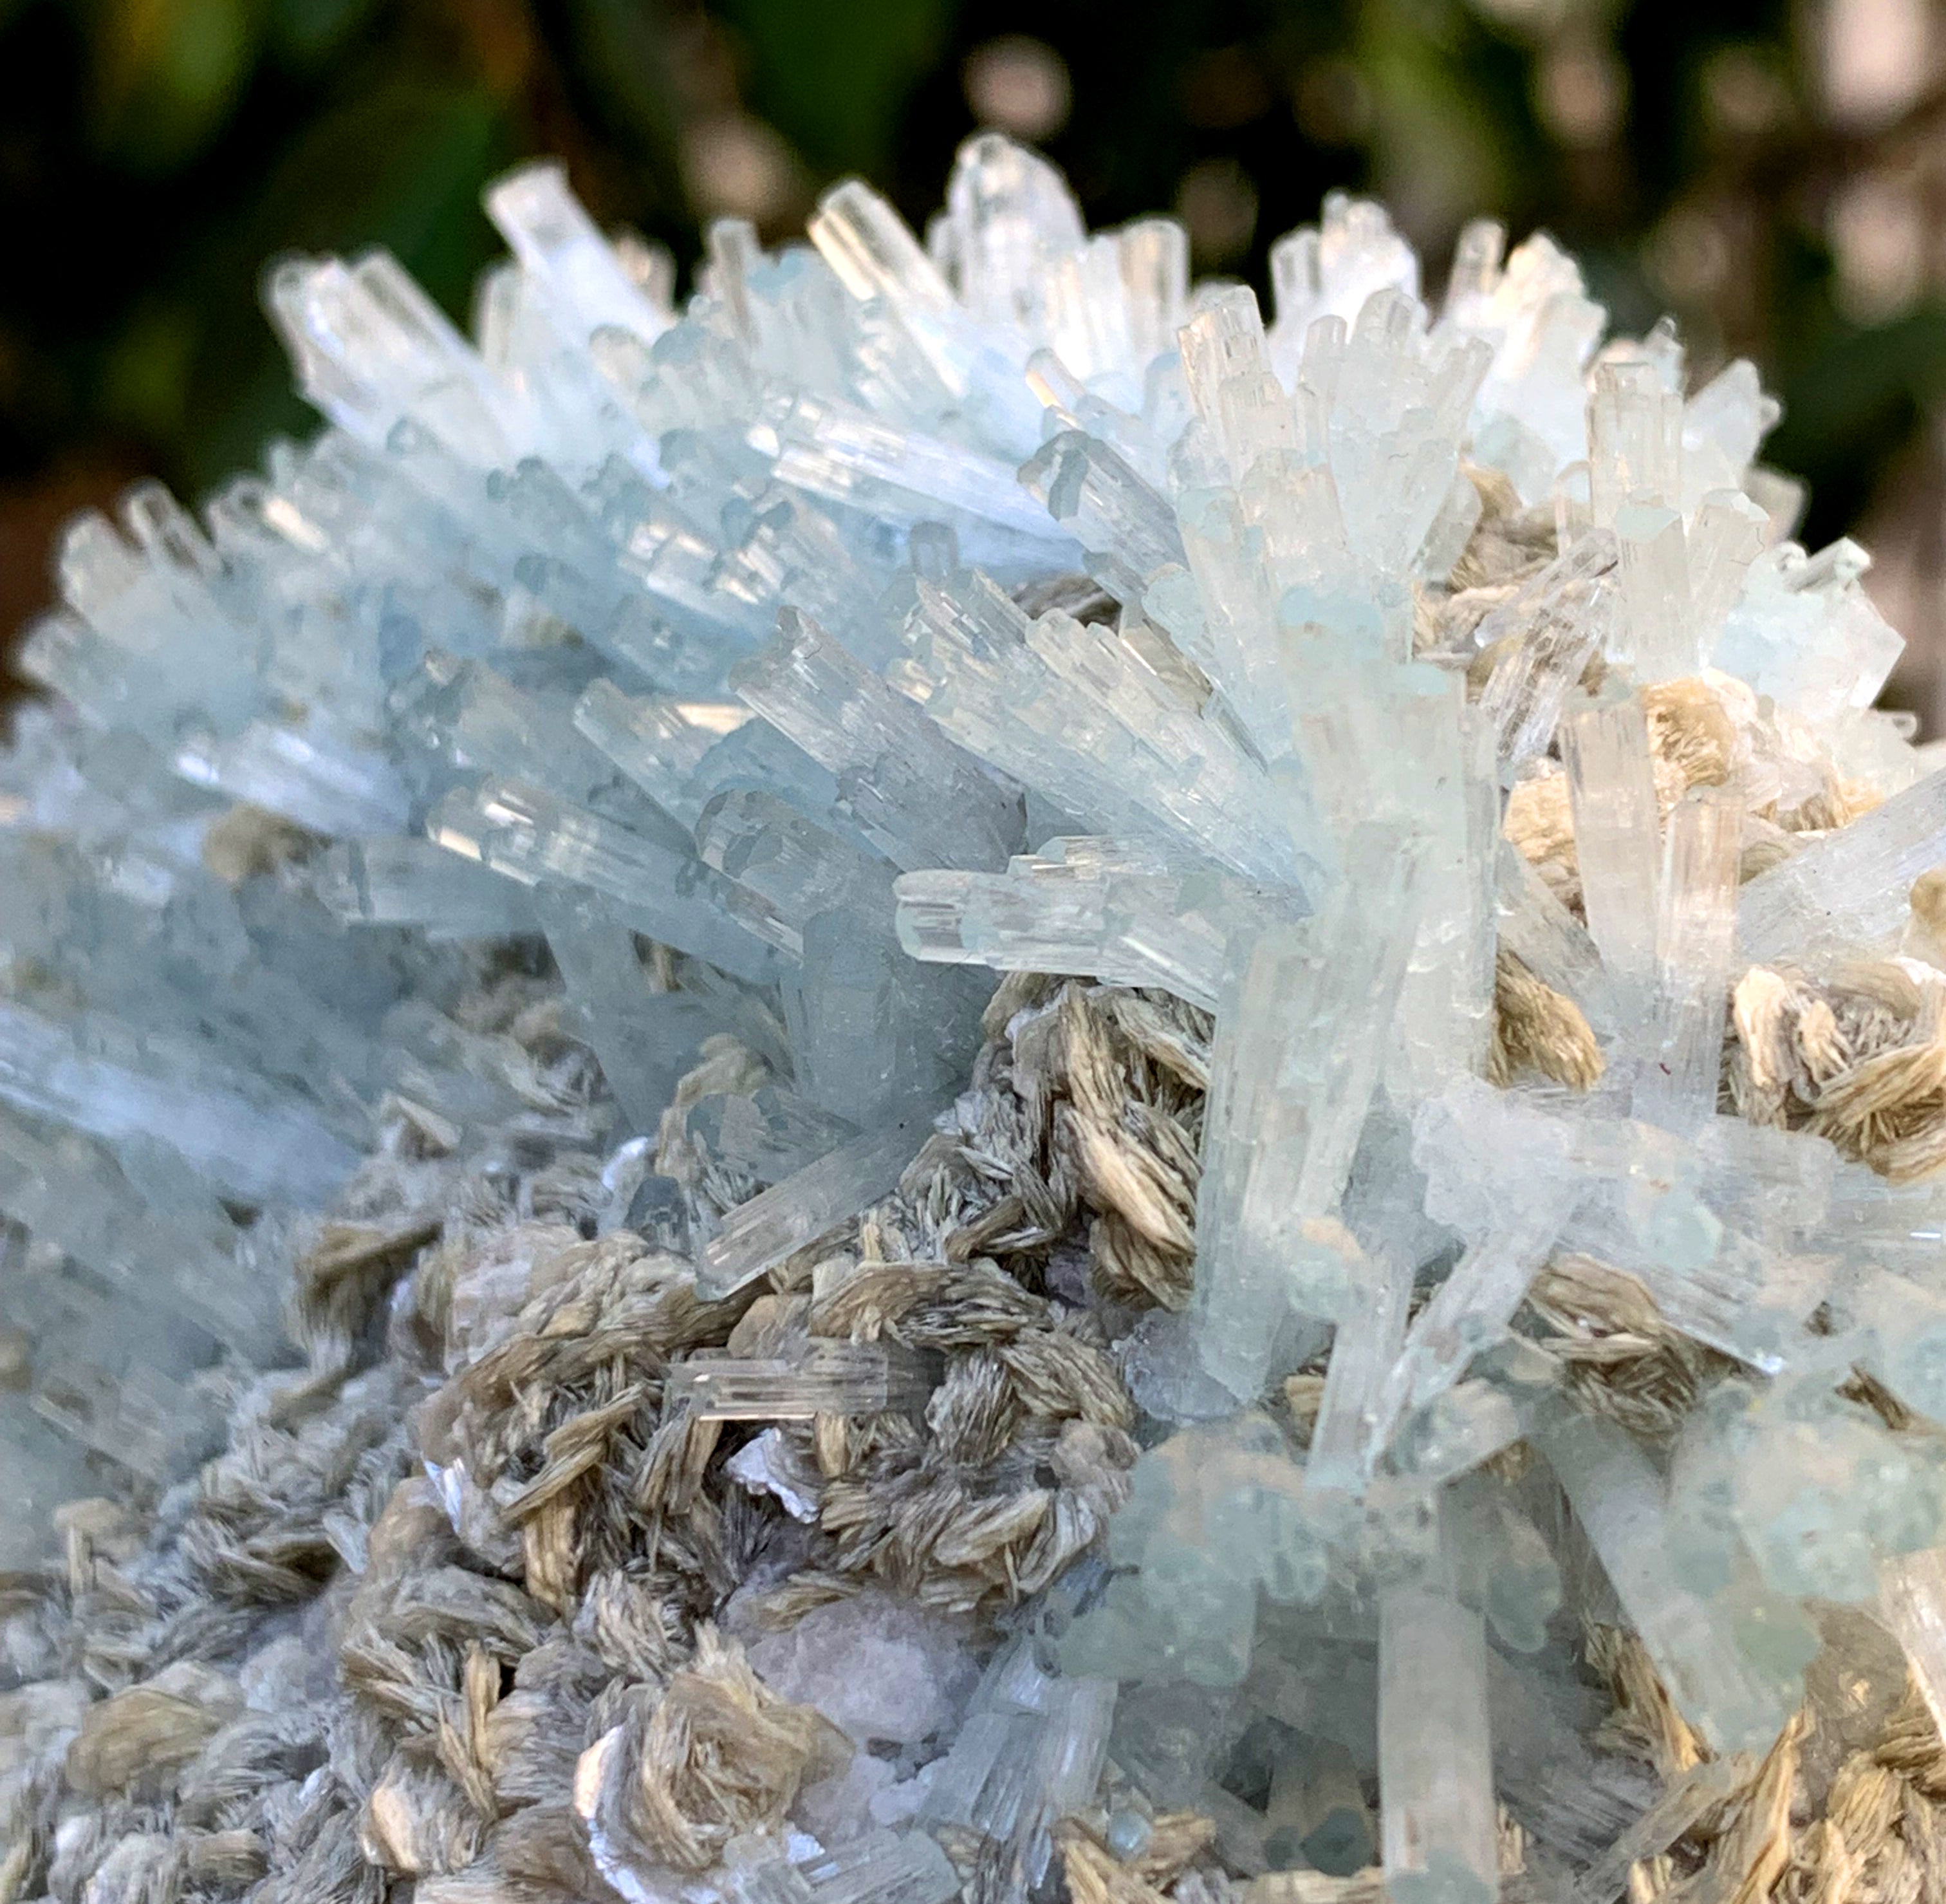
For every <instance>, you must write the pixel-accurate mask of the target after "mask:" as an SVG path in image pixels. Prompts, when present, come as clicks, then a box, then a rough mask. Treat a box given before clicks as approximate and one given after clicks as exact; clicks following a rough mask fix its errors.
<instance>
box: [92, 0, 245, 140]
mask: <svg viewBox="0 0 1946 1904" xmlns="http://www.w3.org/2000/svg"><path fill="white" fill-rule="evenodd" d="M257 25H258V23H257V19H256V11H255V8H254V7H253V6H252V5H250V4H249V0H110V4H107V5H103V7H101V8H100V11H98V13H97V14H96V15H95V48H94V59H95V91H96V98H97V136H98V137H99V138H100V140H101V142H102V144H103V146H104V147H106V148H107V150H109V151H110V153H112V154H113V156H114V157H115V158H116V159H119V161H120V162H122V164H124V165H127V166H128V167H130V168H131V169H134V170H137V171H142V172H166V171H169V170H171V169H172V168H175V167H176V166H178V165H181V164H183V163H184V162H186V161H187V160H188V159H191V158H193V157H194V156H195V155H196V153H198V152H199V151H201V150H202V148H203V147H205V146H206V145H207V144H208V143H209V142H210V141H211V140H212V139H213V138H215V136H216V134H218V132H219V131H221V129H222V128H223V126H224V124H225V122H227V120H228V119H229V117H230V111H231V109H232V108H233V107H234V105H235V104H236V101H237V99H238V97H239V94H241V92H242V88H243V85H244V82H246V80H247V79H249V76H250V70H251V67H252V64H253V63H254V61H255V54H256V40H257Z"/></svg>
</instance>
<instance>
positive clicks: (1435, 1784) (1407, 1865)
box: [1379, 1587, 1500, 1904]
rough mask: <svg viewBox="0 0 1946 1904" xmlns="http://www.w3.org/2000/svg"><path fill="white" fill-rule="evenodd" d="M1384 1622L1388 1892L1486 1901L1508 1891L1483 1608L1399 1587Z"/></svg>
mask: <svg viewBox="0 0 1946 1904" xmlns="http://www.w3.org/2000/svg"><path fill="white" fill-rule="evenodd" d="M1379 1821H1380V1825H1381V1828H1382V1832H1383V1834H1384V1844H1385V1890H1386V1891H1387V1893H1388V1895H1389V1896H1392V1897H1395V1898H1398V1899H1401V1904H1480V1901H1481V1900H1490V1899H1493V1897H1495V1896H1497V1895H1498V1893H1499V1889H1500V1863H1499V1857H1498V1853H1497V1841H1496V1836H1495V1813H1494V1809H1493V1758H1492V1754H1491V1751H1490V1746H1489V1743H1488V1739H1487V1642H1486V1634H1485V1631H1484V1628H1483V1627H1482V1626H1481V1621H1480V1616H1479V1615H1478V1614H1477V1613H1473V1612H1468V1611H1467V1609H1466V1608H1465V1607H1463V1606H1460V1605H1459V1603H1457V1602H1456V1601H1455V1600H1451V1599H1449V1598H1447V1596H1445V1595H1444V1593H1439V1592H1437V1591H1429V1590H1426V1589H1424V1588H1419V1587H1393V1588H1392V1589H1391V1590H1388V1592H1386V1593H1385V1594H1384V1595H1383V1596H1382V1597H1381V1599H1380V1600H1379Z"/></svg>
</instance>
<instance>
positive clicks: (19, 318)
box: [0, 0, 1946, 734]
mask: <svg viewBox="0 0 1946 1904" xmlns="http://www.w3.org/2000/svg"><path fill="white" fill-rule="evenodd" d="M1942 5H1946V0H1940V5H1933V4H1929V0H1636V3H1635V4H1629V0H1112V4H1111V3H1110V0H1036V4H1035V5H1031V6H1025V5H1002V4H996V3H995V0H959V3H958V4H955V0H720V4H716V5H685V4H682V3H681V0H542V4H535V5H527V4H523V3H522V0H390V3H389V4H388V0H0V248H4V249H0V633H4V632H5V631H8V630H11V629H14V628H16V627H17V626H18V625H19V624H20V622H21V621H22V620H24V619H25V618H26V617H27V616H29V614H32V612H33V611H34V610H36V608H37V607H39V606H40V605H41V604H42V602H43V601H45V597H46V595H47V592H48V581H47V565H48V552H49V546H50V542H51V537H52V536H53V534H54V531H55V530H56V529H57V526H58V524H59V523H60V521H61V520H62V519H63V518H64V517H65V516H66V515H68V514H69V513H70V512H71V511H73V509H74V508H77V507H79V506H80V505H83V504H85V503H86V502H94V501H101V500H105V499H107V498H109V497H110V496H113V494H114V493H116V491H117V490H119V489H120V487H122V485H124V484H126V483H127V482H128V481H131V480H133V479H134V478H137V477H138V476H141V475H144V474H157V475H160V476H162V478H165V480H166V481H168V482H169V483H170V484H172V485H174V486H175V487H177V488H178V490H181V492H182V493H184V494H185V495H187V496H196V495H197V494H199V493H200V492H201V491H202V490H204V489H205V488H206V487H208V486H209V485H210V484H212V483H213V482H215V481H216V479H217V478H219V477H220V476H221V475H222V474H224V473H225V472H226V471H227V470H229V469H230V468H233V467H234V466H236V465H239V464H242V463H246V462H251V461H253V460H254V459H255V455H256V452H257V447H258V444H260V443H261V440H262V439H263V438H264V437H265V436H267V435H268V434H271V433H272V432H273V431H280V430H282V431H292V430H299V429H304V428H308V427H309V425H308V424H307V419H306V418H305V416H304V413H303V412H302V411H301V409H300V408H299V406H298V405H297V404H296V403H295V400H293V399H292V397H291V396H290V395H289V391H288V387H287V381H286V373H285V369H284V366H283V362H282V360H281V358H280V356H279V355H278V354H277V352H276V350H275V348H274V347H273V344H272V342H271V339H270V333H269V331H268V329H267V326H266V325H265V323H264V320H263V319H262V317H261V314H260V313H259V311H258V303H257V286H258V278H259V274H260V271H261V266H262V262H263V261H264V258H267V256H269V255H272V254H274V253H276V252H281V251H287V250H291V249H300V250H307V251H322V250H329V249H352V248H357V247H359V246H364V245H367V244H372V243H378V244H382V245H385V246H389V247H390V248H391V249H392V250H393V251H394V252H396V253H397V255H399V256H400V258H402V259H403V261H404V262H405V264H406V266H407V267H409V269H410V270H412V272H413V273H414V274H415V275H416V276H417V277H419V278H420V279H421V280H422V281H423V282H424V283H425V284H426V285H427V286H428V288H429V289H431V291H432V292H434V295H437V297H438V298H440V300H441V301H443V303H445V304H446V306H447V307H448V308H449V310H451V311H453V312H454V313H455V314H463V313H464V312H465V310H466V308H467V304H468V299H469V296H470V293H471V286H472V283H473V281H474V277H475V275H476V274H477V271H478V270H479V269H480V267H481V265H482V264H483V263H485V262H486V260H487V258H489V257H490V255H492V252H493V249H494V240H493V236H492V233H491V232H490V230H489V228H488V227H487V225H486V221H485V220H484V218H483V216H482V215H481V214H480V210H479V203H478V200H479V193H480V187H481V185H482V184H483V182H484V181H486V180H487V179H489V178H491V177H492V176H493V175H494V174H495V173H496V172H498V171H499V170H501V169H502V168H504V167H505V166H506V165H509V164H510V163H511V162H514V161H515V160H517V159H520V158H521V157H523V156H527V155H530V154H534V153H558V154H560V155H561V156H562V157H564V159H566V161H567V165H568V168H569V171H570V174H571V175H572V178H573V183H574V185H575V187H576V190H578V191H579V193H580V194H581V195H582V197H583V199H585V201H586V202H588V204H589V206H591V207H592V209H594V211H595V212H596V213H597V215H598V216H599V217H600V218H601V219H602V220H604V221H605V222H609V223H613V224H630V225H633V226H635V227H638V229H640V230H642V231H644V232H645V233H648V234H650V236H653V237H655V238H657V239H659V240H662V241H663V243H666V244H667V245H668V246H669V247H670V249H672V251H673V252H674V253H675V256H676V258H678V261H683V262H684V265H685V267H686V266H687V261H689V260H690V259H693V257H694V256H695V255H696V253H697V248H698V244H699V240H700V230H701V228H702V227H703V224H706V222H707V221H708V220H709V219H710V218H712V217H715V216H717V215H721V214H724V213H734V214H737V215H742V216H745V217H749V218H754V219H755V221H757V223H758V225H759V226H760V227H761V228H762V229H763V230H764V232H765V233H767V234H768V235H769V236H773V237H782V236H785V235H786V234H788V233H791V232H792V231H793V230H795V229H797V228H798V227H799V226H800V224H801V223H802V219H803V217H804V215H805V212H806V211H807V209H808V208H809V207H810V206H811V203H812V202H813V201H814V199H815V197H816V195H817V193H818V191H819V190H820V189H821V188H822V187H823V186H824V185H825V184H827V183H829V181H831V180H832V179H833V178H837V177H839V176H840V175H843V174H845V173H847V172H860V173H863V175H866V177H868V178H870V179H871V180H873V181H874V182H875V183H876V184H878V185H879V186H880V187H882V189H884V190H886V191H888V193H890V194H891V196H892V197H893V198H894V199H895V200H896V201H897V202H898V203H899V205H900V206H901V207H902V208H903V209H904V210H905V212H907V215H908V216H909V217H910V218H912V219H913V221H914V223H915V224H921V223H922V221H923V220H924V218H925V215H926V214H927V213H928V212H929V211H930V209H931V208H932V207H933V206H934V205H935V204H936V203H937V201H938V199H939V197H940V195H941V189H942V187H943V185H944V181H945V178H946V175H947V169H948V167H949V166H950V162H951V160H952V156H953V149H954V147H956V145H957V144H958V143H959V141H960V140H961V139H962V138H963V137H964V136H965V134H967V133H968V132H969V131H972V130H973V129H974V128H975V127H976V126H978V125H982V124H985V125H997V126H1000V127H1002V128H1006V129H1008V130H1009V131H1014V132H1015V133H1016V134H1019V135H1020V136H1021V137H1023V138H1027V139H1029V140H1030V141H1033V142H1034V143H1036V144H1038V145H1039V146H1040V147H1042V148H1043V149H1044V150H1046V151H1047V152H1048V153H1049V154H1050V155H1051V156H1052V157H1053V158H1054V159H1056V160H1057V161H1058V162H1059V163H1060V164H1061V165H1062V166H1064V168H1066V170H1067V173H1068V175H1069V177H1070V178H1071V179H1072V180H1073V184H1074V186H1075V188H1076V191H1077V192H1078V193H1079V195H1080V198H1081V200H1082V202H1083V206H1084V207H1085V208H1086V211H1087V212H1088V215H1089V218H1090V219H1091V221H1093V222H1095V223H1097V224H1112V223H1114V222H1116V221H1120V220H1122V219H1125V218H1130V217H1132V216H1135V215H1138V214H1140V213H1142V212H1148V211H1151V210H1154V209H1157V208H1162V207H1167V208H1172V209H1174V210H1175V212H1177V213H1178V215H1180V216H1181V218H1183V219H1184V221H1185V223H1186V224H1188V228H1189V230H1190V233H1191V240H1192V242H1193V246H1194V254H1195V259H1196V263H1197V266H1198V267H1199V269H1200V270H1201V271H1203V272H1204V273H1206V274H1207V273H1217V274H1229V275H1236V276H1240V277H1244V278H1246V279H1249V280H1252V281H1253V282H1255V283H1257V284H1258V285H1259V289H1262V287H1263V284H1264V278H1265V268H1264V267H1265V254H1266V252H1267V250H1268V246H1269V243H1270V242H1271V240H1273V239H1274V238H1275V237H1277V236H1278V235H1280V233H1283V232H1284V231H1286V230H1288V229H1290V227H1292V226H1293V225H1295V224H1299V223H1301V222H1303V221H1306V220H1308V219H1310V218H1313V217H1314V216H1315V214H1316V209H1317V202H1318V200H1319V199H1320V196H1321V195H1322V194H1323V193H1324V192H1326V191H1327V190H1330V189H1332V188H1333V187H1350V188H1351V189H1354V190H1364V191H1371V192H1376V193H1381V194H1382V195H1383V196H1385V199H1388V201H1389V202H1390V204H1391V206H1392V209H1393V211H1394V213H1395V216H1396V217H1397V218H1398V220H1399V221H1400V223H1401V224H1402V225H1403V226H1404V228H1405V229H1406V230H1407V232H1408V233H1410V236H1412V237H1413V239H1414V240H1416V242H1417V243H1418V244H1419V246H1420V247H1421V249H1422V251H1423V252H1424V253H1425V254H1426V256H1427V258H1428V259H1429V264H1430V267H1431V273H1430V276H1431V279H1432V281H1433V282H1435V283H1436V282H1437V281H1438V277H1440V275H1441V274H1443V271H1444V265H1445V261H1446V258H1447V255H1449V254H1450V248H1451V245H1452V242H1453V237H1454V235H1455V233H1456V231H1457V230H1458V227H1459V224H1460V222H1461V221H1462V220H1463V218H1466V217H1467V216H1469V215H1471V214H1472V213H1474V212H1480V211H1490V212H1494V213H1496V214H1497V215H1500V216H1501V217H1502V218H1505V219H1506V221H1507V222H1508V223H1509V225H1510V226H1511V227H1512V228H1513V230H1514V231H1515V234H1516V235H1519V234H1521V233H1524V232H1525V231H1527V230H1529V229H1530V228H1531V227H1534V226H1535V225H1545V226H1546V227H1548V228H1549V229H1550V230H1552V231H1553V232H1554V233H1555V235H1556V236H1558V237H1559V238H1560V239H1561V240H1562V241H1563V242H1565V243H1566V244H1568V246H1571V248H1572V249H1574V250H1576V251H1577V252H1579V253H1580V255H1581V257H1582V258H1583V262H1584V265H1585V267H1586V270H1587V271H1588V273H1589V277H1590V280H1591V281H1592V288H1593V289H1594V292H1595V295H1597V296H1598V297H1600V298H1602V300H1603V301H1605V302H1606V303H1607V304H1608V305H1609V307H1610V308H1611V311H1612V313H1613V316H1614V321H1615V323H1616V324H1617V326H1620V327H1621V328H1623V329H1641V328H1642V327H1644V326H1647V325H1648V324H1649V323H1652V322H1654V320H1655V319H1656V318H1657V317H1658V316H1660V315H1661V314H1663V313H1664V312H1668V313H1671V314H1673V315H1674V316H1675V317H1676V319H1677V320H1678V321H1679V324H1680V326H1681V327H1682V332H1683V335H1684V337H1685V340H1686V342H1687V343H1688V348H1689V350H1690V352H1691V358H1692V361H1693V363H1694V365H1695V367H1696V369H1697V371H1698V372H1700V373H1701V374H1707V373H1708V372H1709V371H1710V369H1713V367H1714V366H1716V365H1718V364H1719V363H1722V361H1723V360H1725V358H1727V357H1732V356H1737V355H1748V356H1750V357H1754V358H1755V359H1756V361H1757V362H1758V363H1759V365H1760V366H1762V369H1763V372H1764V373H1765V380H1766V382H1768V384H1769V385H1770V386H1771V388H1773V389H1775V390H1776V391H1778V393H1779V394H1781V397H1783V399H1784V404H1785V420H1784V424H1783V425H1782V427H1781V429H1780V430H1779V431H1778V433H1777V434H1776V435H1775V437H1773V438H1772V439H1771V444H1770V445H1769V448H1768V459H1769V460H1771V461H1772V462H1775V463H1777V464H1778V465H1781V466H1782V467H1784V468H1787V469H1789V470H1790V471H1793V472H1794V473H1796V474H1799V475H1801V476H1802V477H1804V478H1807V479H1808V480H1809V482H1810V483H1811V484H1812V504H1811V510H1810V515H1809V519H1808V521H1807V523H1806V525H1805V532H1804V533H1805V537H1806V539H1808V540H1809V541H1811V542H1812V543H1813V544H1814V545H1815V544H1816V543H1818V542H1823V541H1824V540H1827V539H1829V538H1830V537H1831V536H1834V535H1836V534H1839V533H1846V532H1848V531H1849V532H1850V533H1855V534H1858V536H1861V538H1862V539H1864V540H1866V541H1867V543H1868V544H1869V545H1870V546H1871V547H1872V549H1873V551H1874V552H1875V554H1876V557H1877V565H1876V568H1875V569H1874V570H1873V574H1872V576H1871V577H1870V586H1871V587H1872V588H1873V592H1875V594H1876V595H1877V596H1878V597H1879V599H1880V606H1881V607H1883V609H1884V610H1885V611H1886V613H1887V614H1889V616H1890V617H1892V620H1893V621H1894V622H1895V624H1896V625H1897V626H1898V627H1899V628H1900V629H1901V630H1902V631H1904V632H1905V633H1906V634H1907V636H1908V637H1909V638H1910V642H1911V648H1910V651H1909V652H1908V655H1907V660H1906V662H1905V663H1904V664H1902V666H1901V671H1900V673H1899V675H1898V676H1897V677H1895V682H1894V684H1893V688H1892V698H1893V699H1894V700H1895V702H1896V703H1897V704H1899V705H1902V706H1908V707H1910V708H1913V709H1915V710H1916V711H1917V712H1918V713H1919V714H1920V717H1921V719H1922V722H1923V725H1924V726H1925V728H1926V730H1927V731H1929V732H1930V733H1933V734H1938V733H1941V732H1946V215H1942V214H1946V77H1943V76H1946V58H1942V54H1946V15H1942V13H1941V6H1942Z"/></svg>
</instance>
